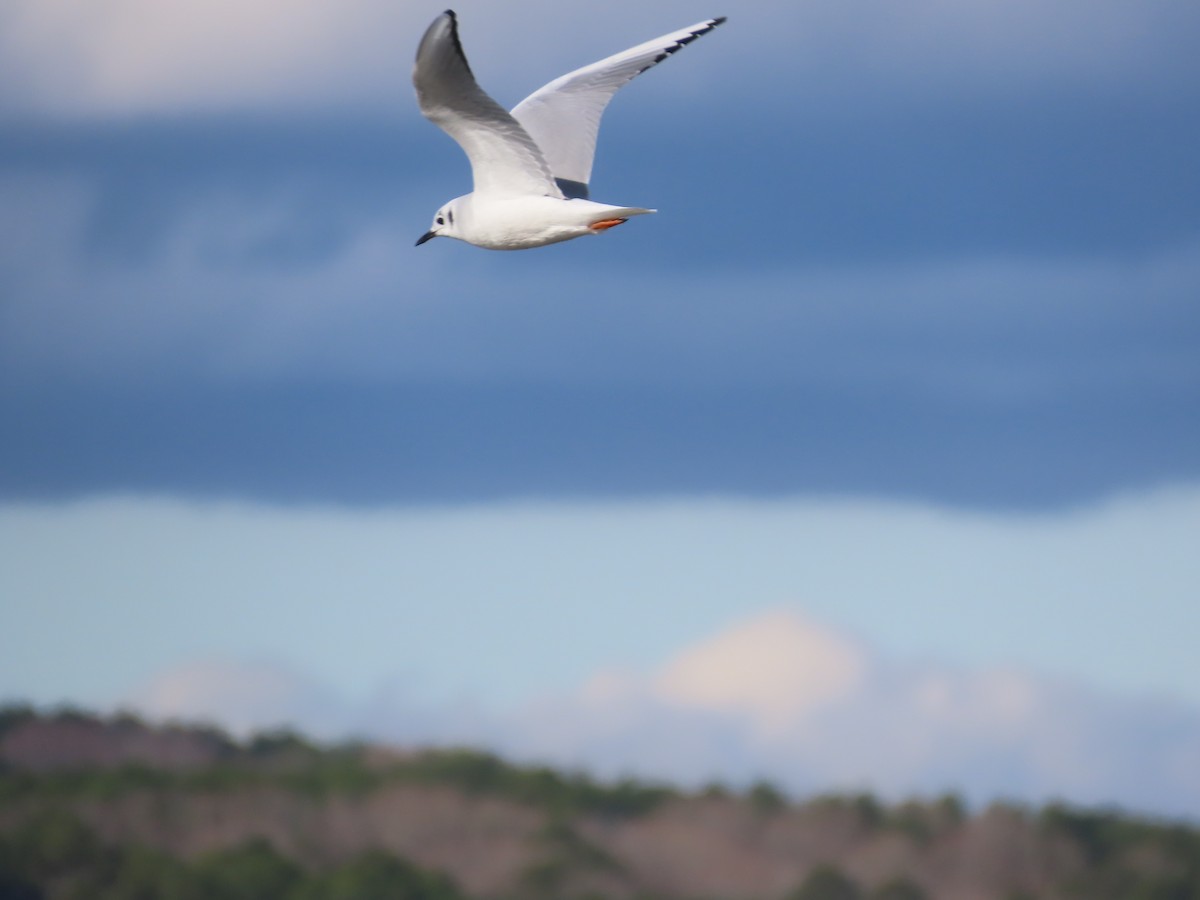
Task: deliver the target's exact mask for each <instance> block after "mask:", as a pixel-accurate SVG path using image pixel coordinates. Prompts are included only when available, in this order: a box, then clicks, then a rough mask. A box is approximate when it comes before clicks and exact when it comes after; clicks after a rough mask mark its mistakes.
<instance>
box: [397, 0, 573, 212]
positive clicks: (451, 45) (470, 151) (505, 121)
mask: <svg viewBox="0 0 1200 900" xmlns="http://www.w3.org/2000/svg"><path fill="white" fill-rule="evenodd" d="M413 86H414V87H415V88H416V90H417V103H418V105H419V106H420V108H421V112H422V113H423V114H424V115H425V117H426V118H427V119H429V120H430V121H431V122H433V123H434V124H436V125H437V126H438V127H440V128H441V129H442V130H443V131H445V132H446V133H447V134H448V135H450V137H452V138H454V140H456V141H457V142H458V144H459V146H461V147H462V148H463V150H464V151H465V152H466V154H467V158H468V159H469V160H470V161H471V172H472V174H473V176H474V181H475V191H476V192H478V193H516V194H548V195H550V196H552V197H561V196H562V193H561V192H560V191H559V189H558V186H557V184H555V181H554V178H553V176H552V175H551V172H550V168H549V166H548V165H547V164H546V159H545V157H544V156H543V155H542V152H541V150H540V149H539V148H538V145H537V144H536V143H535V142H534V139H533V138H531V137H530V136H529V134H528V133H527V132H526V130H525V129H524V128H522V127H521V125H520V123H519V122H518V121H517V120H516V119H515V118H513V116H512V115H511V114H510V113H508V112H506V111H505V109H504V108H503V107H502V106H500V104H498V103H497V102H496V101H495V100H493V99H492V98H491V97H489V96H488V95H487V94H486V93H484V91H483V89H482V88H480V87H479V85H478V84H477V83H476V82H475V76H474V75H473V74H472V72H471V67H470V65H468V64H467V58H466V55H465V54H464V53H463V49H462V44H461V43H460V42H459V39H458V21H457V18H456V17H455V15H454V12H453V11H452V10H446V12H444V13H442V15H440V16H438V17H437V18H436V19H434V20H433V24H432V25H430V26H429V29H428V30H427V31H426V32H425V36H424V37H423V38H421V43H420V45H419V46H418V48H417V59H416V63H415V64H414V65H413Z"/></svg>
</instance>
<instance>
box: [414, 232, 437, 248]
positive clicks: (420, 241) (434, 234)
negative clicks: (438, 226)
mask: <svg viewBox="0 0 1200 900" xmlns="http://www.w3.org/2000/svg"><path fill="white" fill-rule="evenodd" d="M433 237H437V232H436V231H427V232H425V233H424V234H423V235H421V236H420V237H419V238H417V242H416V243H415V244H413V246H414V247H420V246H421V245H422V244H423V243H425V242H426V241H427V240H429V239H430V238H433Z"/></svg>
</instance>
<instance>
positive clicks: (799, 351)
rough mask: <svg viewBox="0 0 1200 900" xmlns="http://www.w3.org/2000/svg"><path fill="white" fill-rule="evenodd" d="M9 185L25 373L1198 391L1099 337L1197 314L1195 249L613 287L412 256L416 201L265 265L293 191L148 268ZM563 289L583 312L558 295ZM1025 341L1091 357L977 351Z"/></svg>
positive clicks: (7, 313)
mask: <svg viewBox="0 0 1200 900" xmlns="http://www.w3.org/2000/svg"><path fill="white" fill-rule="evenodd" d="M0 190H3V191H4V193H5V194H6V197H7V199H8V203H6V204H5V206H4V208H3V209H0V233H4V234H10V235H12V236H13V239H12V241H10V242H7V243H6V244H5V245H4V246H2V247H0V277H3V278H5V280H6V283H7V284H8V285H9V286H10V291H9V293H10V296H9V302H8V303H7V304H6V305H5V306H4V307H3V308H0V317H2V322H0V324H2V325H3V328H2V329H0V358H2V359H3V361H4V363H3V364H4V365H5V366H7V367H10V369H12V370H13V371H14V372H17V373H20V374H22V375H27V374H33V375H36V376H38V377H47V376H49V377H57V376H62V375H66V376H68V377H69V376H79V375H82V376H83V377H86V378H93V377H94V378H99V379H112V378H114V377H119V376H121V375H125V374H129V373H132V374H134V375H135V376H140V377H147V374H148V373H150V374H149V377H154V375H153V373H156V372H157V371H158V370H160V369H163V368H168V369H169V370H170V371H171V372H172V374H173V375H175V376H178V375H180V374H183V375H186V376H188V377H197V376H198V377H200V378H202V379H215V380H225V379H230V380H240V381H243V382H273V381H276V380H278V379H291V378H301V379H304V378H312V377H314V376H315V377H328V376H332V377H335V378H350V379H370V380H383V381H386V380H397V379H417V380H424V379H449V380H452V381H460V380H466V381H471V380H477V379H486V380H488V381H489V382H498V381H507V382H524V381H547V382H552V383H556V384H562V383H565V382H575V383H585V384H652V385H658V386H671V387H675V386H680V385H685V386H693V385H695V384H697V383H705V382H717V381H719V383H720V384H721V385H722V386H728V385H730V384H736V385H746V384H764V383H765V384H773V385H776V386H779V385H788V384H807V383H810V382H813V381H819V383H820V384H822V385H823V386H830V385H839V386H845V385H848V386H851V387H855V388H862V387H868V388H871V387H874V386H877V385H880V384H886V385H887V386H888V388H889V390H890V389H894V388H896V387H897V386H902V387H904V388H905V389H913V390H917V391H920V392H923V393H926V392H928V393H932V394H933V395H944V394H946V393H952V394H955V395H958V396H956V397H955V399H961V398H962V397H981V398H982V399H984V400H988V401H992V400H997V399H999V400H1008V399H1014V398H1016V399H1020V398H1025V397H1028V396H1036V397H1037V398H1038V400H1039V401H1044V400H1047V399H1055V398H1056V397H1057V396H1058V395H1059V394H1060V393H1067V394H1069V393H1071V392H1072V391H1074V390H1076V389H1078V388H1081V387H1082V388H1086V389H1096V388H1100V389H1108V388H1112V389H1117V388H1122V389H1129V388H1130V387H1132V386H1138V387H1150V388H1159V387H1161V386H1163V385H1168V384H1173V383H1181V382H1182V383H1190V382H1193V381H1195V380H1196V379H1197V378H1200V361H1198V360H1197V358H1196V355H1195V354H1194V353H1192V352H1190V351H1191V347H1190V346H1188V345H1187V344H1186V343H1182V344H1178V345H1177V346H1175V347H1164V348H1163V349H1162V350H1161V351H1160V352H1157V353H1155V354H1147V353H1145V352H1143V350H1142V349H1141V347H1140V345H1138V344H1136V343H1131V344H1128V345H1126V344H1115V345H1112V346H1110V344H1111V343H1112V342H1109V343H1105V344H1104V352H1103V353H1100V352H1098V351H1095V350H1093V348H1092V344H1091V343H1089V341H1092V342H1097V343H1101V341H1099V339H1098V338H1095V337H1093V335H1094V334H1095V333H1096V332H1097V331H1098V330H1103V331H1105V332H1107V331H1112V332H1120V331H1123V330H1125V329H1126V328H1127V327H1129V326H1128V324H1127V323H1129V322H1131V321H1132V320H1133V318H1135V317H1136V318H1137V320H1138V323H1139V324H1144V323H1153V324H1154V325H1156V327H1162V328H1169V327H1171V326H1170V324H1169V323H1171V322H1174V321H1176V320H1179V319H1180V318H1181V317H1183V316H1185V315H1186V314H1187V311H1189V310H1190V303H1191V298H1192V297H1193V296H1195V294H1196V291H1197V290H1198V289H1200V243H1197V242H1195V241H1192V242H1189V243H1186V244H1184V245H1183V246H1170V247H1166V248H1163V249H1162V250H1160V251H1158V252H1154V253H1150V254H1147V255H1145V256H1143V257H1140V258H1139V257H1130V258H1124V259H1068V260H1063V261H1053V262H1048V261H1045V260H1038V259H997V258H989V257H986V256H985V257H977V258H968V259H959V260H946V261H943V260H936V259H935V260H923V261H920V262H914V263H904V264H891V265H883V264H876V265H875V266H873V267H870V268H863V267H862V266H861V265H859V264H848V265H844V266H832V265H827V266H820V265H805V264H798V265H791V266H786V267H771V268H768V269H766V270H764V271H760V272H754V273H750V272H745V271H741V270H739V269H737V268H726V269H717V270H715V271H705V272H703V273H697V275H696V277H695V278H694V279H692V280H688V279H687V278H686V277H683V278H681V276H680V275H679V273H678V271H676V270H674V269H668V270H667V271H665V272H655V271H651V272H640V273H639V279H640V280H639V289H638V290H637V291H635V292H621V293H614V292H613V291H612V290H611V286H610V285H609V284H607V283H605V282H603V281H599V282H597V281H595V280H591V281H587V282H585V283H580V282H579V281H578V271H579V270H578V264H577V259H575V258H574V257H571V256H566V257H564V256H561V255H559V256H554V257H541V256H539V257H534V258H527V259H524V260H511V259H510V258H504V259H496V258H495V257H494V255H492V256H487V255H482V254H471V255H464V254H458V253H453V254H439V253H430V254H425V253H413V252H408V251H411V244H412V241H413V235H414V234H415V233H416V232H417V230H418V229H419V228H420V227H424V225H423V224H422V225H420V226H418V225H416V224H415V223H418V222H419V223H424V222H425V218H426V215H427V213H428V210H426V209H425V208H423V207H420V206H419V205H418V204H414V203H413V202H412V201H411V200H410V199H407V198H401V202H400V204H399V205H398V206H397V207H396V209H395V212H394V215H392V216H388V217H386V218H385V217H383V216H382V215H379V214H376V215H374V216H371V217H368V218H365V219H364V220H362V221H358V222H356V223H355V224H354V226H352V227H351V226H347V227H346V229H345V232H344V234H342V236H341V237H342V239H341V240H340V241H338V242H336V246H334V247H333V248H332V249H331V250H330V251H329V253H328V254H326V255H321V256H317V257H316V258H313V259H306V260H305V261H304V262H303V263H301V264H295V263H292V264H289V265H283V266H273V265H270V264H263V263H261V262H256V261H255V259H254V250H255V248H256V247H258V246H261V245H269V244H271V243H272V241H275V240H278V239H281V238H286V237H287V235H288V234H289V230H288V229H289V226H290V225H294V223H295V222H296V221H297V220H299V219H302V218H303V216H304V208H305V202H312V201H311V200H310V201H301V200H300V199H298V198H297V196H295V195H293V194H292V193H290V192H289V190H288V189H286V188H282V187H281V188H280V189H279V191H278V193H274V194H272V195H270V196H261V195H251V196H239V195H237V194H236V192H234V191H233V190H232V189H231V190H228V191H222V192H219V193H218V192H214V193H211V194H208V195H206V196H205V198H204V199H203V201H198V202H195V203H194V204H192V205H190V206H188V207H187V208H186V210H185V211H183V212H182V213H181V214H180V215H179V217H178V219H176V220H174V221H173V222H172V224H171V226H170V227H168V228H165V229H164V230H163V233H162V234H161V235H160V237H159V239H158V243H157V244H156V246H155V250H154V251H153V252H151V253H149V254H148V256H147V257H142V256H138V257H137V258H133V259H127V258H124V257H122V256H121V255H120V254H108V255H104V256H103V257H101V256H100V255H98V254H96V253H94V252H88V251H87V250H86V248H85V245H86V240H87V239H86V238H85V235H86V234H87V232H88V230H89V229H91V228H96V227H98V226H97V224H96V221H95V220H94V218H93V216H94V213H95V209H96V207H97V206H98V205H99V204H100V203H101V200H100V199H99V198H98V197H97V196H96V193H95V191H94V190H89V189H88V188H87V187H85V186H84V185H81V184H79V183H78V182H77V181H74V180H68V179H62V178H58V177H51V176H45V177H41V178H37V179H29V178H27V177H24V176H22V177H20V178H17V177H12V178H7V179H3V180H0ZM431 202H432V201H431ZM631 227H632V226H631ZM451 249H461V248H451ZM585 249H586V250H588V251H589V252H591V251H595V250H596V249H597V248H595V247H589V248H585ZM450 269H453V270H454V272H453V277H449V275H448V273H449V270H450ZM564 283H572V288H571V296H570V298H569V300H568V299H566V298H564V296H563V295H562V293H561V292H560V291H557V290H554V289H553V287H550V288H549V289H548V286H554V285H558V284H564ZM731 297H736V298H738V302H737V303H730V298H731ZM164 298H169V302H165V300H164ZM1131 298H1136V301H1137V303H1136V307H1135V305H1133V302H1132V300H1131ZM1085 319H1086V321H1087V322H1088V329H1087V330H1086V331H1083V332H1081V330H1080V322H1081V321H1083V320H1085ZM1012 330H1029V331H1036V333H1037V334H1038V335H1040V336H1041V338H1042V339H1043V340H1046V341H1059V342H1061V343H1062V345H1063V346H1064V347H1067V346H1070V345H1072V344H1074V345H1081V346H1083V347H1084V348H1085V349H1086V352H1082V351H1075V352H1071V353H1065V352H1064V353H1035V354H1031V355H1030V356H1029V357H1028V358H1022V359H1021V360H1020V365H1014V364H1013V361H1012V359H1011V358H1010V357H1009V356H1007V355H1003V354H1001V355H999V356H997V355H996V354H994V353H988V352H975V350H974V349H973V348H978V347H984V346H991V345H993V344H994V343H995V340H994V337H993V336H994V335H995V334H997V333H1007V332H1009V331H1012ZM931 338H939V339H940V340H938V341H937V342H936V343H935V342H931ZM885 340H886V347H885V346H883V345H882V344H883V342H884V341H885ZM961 342H965V346H966V347H968V348H972V352H964V350H963V346H964V345H963V344H962V343H961ZM1114 351H1115V352H1114Z"/></svg>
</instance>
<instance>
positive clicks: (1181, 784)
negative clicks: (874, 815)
mask: <svg viewBox="0 0 1200 900" xmlns="http://www.w3.org/2000/svg"><path fill="white" fill-rule="evenodd" d="M756 651H757V652H758V653H760V654H761V658H758V659H755V657H754V654H755V653H756ZM710 667H711V668H710ZM132 705H134V706H135V707H137V708H140V709H142V710H144V711H145V712H147V713H150V714H151V715H154V716H158V717H172V718H184V719H188V718H191V719H195V718H199V719H202V720H208V721H214V720H215V721H218V722H223V723H225V724H226V725H227V726H229V727H232V728H233V729H234V730H236V731H239V732H245V731H248V730H250V729H252V728H262V727H265V726H270V725H275V724H279V723H290V724H293V725H296V726H299V727H301V728H303V729H307V730H309V731H310V732H311V733H315V734H317V735H318V736H321V737H334V736H336V735H337V734H339V733H340V734H350V733H353V734H358V735H368V736H371V737H374V738H376V739H383V740H392V741H402V742H405V743H418V744H421V743H434V744H438V743H442V744H450V743H463V742H466V743H473V744H477V745H481V746H489V747H492V748H498V749H500V750H502V751H503V752H505V753H507V754H510V755H512V756H514V757H516V758H518V759H528V760H541V761H548V762H551V763H554V764H558V765H565V766H583V767H586V768H589V769H591V770H593V771H596V772H599V773H601V774H603V775H607V776H616V775H620V774H629V773H634V774H638V775H642V776H648V777H655V778H661V779H666V780H668V781H672V782H676V783H683V784H685V785H692V786H696V785H699V784H702V783H704V782H706V781H708V780H712V779H717V780H724V781H726V782H734V783H742V784H745V783H747V782H749V781H750V780H752V779H755V778H759V777H767V778H770V779H772V780H773V781H775V782H776V783H778V784H780V785H781V786H783V787H785V788H787V789H789V790H791V791H793V792H797V793H810V792H820V791H827V790H860V789H866V790H871V791H874V792H877V793H879V794H882V795H883V796H885V797H887V798H890V799H892V800H898V799H901V798H903V797H906V796H910V795H914V794H925V795H929V794H935V793H940V792H943V791H951V790H952V791H957V792H960V793H962V794H963V795H965V796H966V797H967V798H968V799H970V800H971V801H973V802H987V801H990V800H993V799H997V798H1004V799H1010V800H1018V801H1025V802H1032V803H1041V802H1046V801H1048V800H1051V799H1066V800H1068V801H1071V802H1074V803H1082V804H1092V805H1096V804H1114V803H1115V804H1119V805H1124V806H1127V807H1130V808H1132V809H1136V810H1141V811H1147V812H1151V813H1156V814H1165V815H1174V816H1186V815H1190V814H1192V813H1194V811H1195V809H1196V808H1197V804H1200V780H1197V778H1196V776H1195V766H1194V763H1195V760H1196V758H1197V756H1196V754H1197V752H1198V751H1200V710H1197V709H1196V708H1194V707H1186V706H1180V705H1174V704H1171V703H1167V702H1164V701H1162V700H1156V699H1153V698H1145V697H1141V698H1138V697H1117V696H1111V695H1103V694H1100V693H1097V692H1095V691H1091V690H1088V689H1085V688H1083V687H1080V686H1078V685H1072V684H1070V683H1067V682H1063V681H1061V680H1057V679H1053V678H1048V677H1044V676H1040V675H1036V674H1031V673H1029V672H1018V671H1015V670H1001V669H991V670H973V669H969V668H962V667H951V666H946V665H938V664H924V665H920V666H915V665H911V664H908V663H905V662H903V661H898V660H895V659H891V658H889V657H887V656H885V655H883V654H881V653H880V652H878V651H877V650H875V649H873V648H872V647H870V646H869V645H867V644H865V643H863V642H862V641H859V640H855V639H853V638H851V637H849V636H847V635H845V634H840V633H838V632H837V631H835V630H833V629H830V628H828V627H827V626H824V625H821V624H819V623H816V622H813V621H811V620H809V619H807V618H805V617H803V616H801V615H799V614H797V613H794V612H784V611H781V610H775V611H771V612H767V613H764V614H760V615H758V616H756V617H752V618H750V619H749V620H746V621H743V622H739V623H736V624H735V625H733V626H731V627H730V628H729V629H727V630H725V631H724V632H721V633H719V634H717V635H715V636H713V637H712V638H709V639H706V640H703V641H700V642H699V643H697V644H696V645H694V646H691V647H685V648H683V649H682V650H680V651H679V652H678V653H676V654H675V655H673V656H672V657H670V658H669V659H667V660H666V661H665V662H664V663H663V664H662V666H661V667H659V668H658V669H657V670H656V671H652V672H649V673H642V674H639V673H637V672H629V671H627V672H623V673H621V672H613V671H610V672H607V673H600V674H598V675H597V676H595V677H594V678H593V679H591V680H590V681H589V682H588V683H587V684H585V685H584V687H583V688H582V689H581V690H579V691H577V692H573V693H559V694H556V695H552V696H547V697H545V698H543V699H541V700H539V701H537V702H534V703H531V704H528V705H525V706H523V707H519V708H514V709H510V710H508V711H506V712H502V713H497V712H495V711H492V712H486V711H484V710H482V709H480V708H478V707H472V706H469V705H462V704H459V705H457V706H455V705H450V706H447V707H444V708H442V709H431V708H428V707H426V708H424V709H419V708H417V707H415V706H414V705H413V704H412V703H411V702H408V701H407V700H406V699H405V698H404V696H403V695H402V694H400V695H397V694H395V693H394V692H393V693H389V692H387V691H381V692H379V693H378V694H377V695H376V696H374V697H373V698H371V699H370V700H368V701H366V702H362V703H347V702H345V701H344V700H338V699H336V698H335V697H334V696H333V694H332V693H331V692H329V691H327V690H325V689H323V688H321V687H320V686H319V685H317V684H316V683H314V682H312V681H311V680H310V679H307V678H305V677H304V676H303V675H300V674H298V673H297V672H295V671H292V670H288V669H286V668H281V667H272V666H263V665H244V664H215V663H206V664H200V665H187V666H183V667H180V668H177V669H173V670H171V671H168V672H166V673H164V674H163V675H161V676H159V677H158V678H156V679H154V680H153V681H152V682H151V683H150V685H148V686H147V687H146V688H145V689H144V690H142V691H140V692H139V693H138V694H137V695H136V696H135V697H134V698H133V699H132Z"/></svg>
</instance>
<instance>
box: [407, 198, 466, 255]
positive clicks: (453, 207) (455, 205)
mask: <svg viewBox="0 0 1200 900" xmlns="http://www.w3.org/2000/svg"><path fill="white" fill-rule="evenodd" d="M461 200H462V198H461V197H459V198H457V199H455V200H451V201H450V202H449V203H447V204H446V205H445V206H443V207H442V208H441V209H439V210H438V211H437V212H436V213H435V214H434V216H433V225H431V226H430V228H429V230H428V231H427V232H425V233H424V234H423V235H421V236H420V237H419V238H417V243H416V246H418V247H420V246H421V245H422V244H423V243H425V242H426V241H427V240H429V239H430V238H435V237H458V236H459V232H458V229H457V228H456V226H455V221H456V218H458V217H459V214H460V213H461V211H462V204H461V203H460V202H459V201H461Z"/></svg>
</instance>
